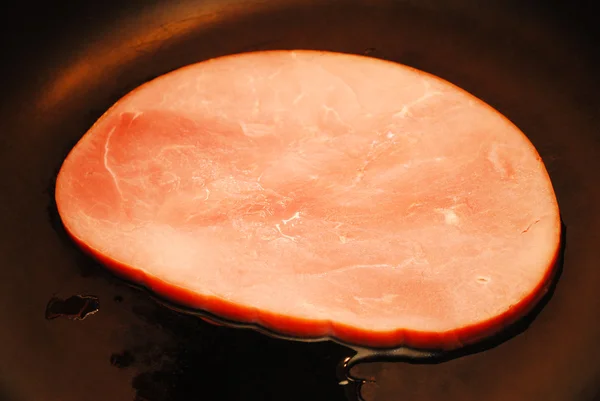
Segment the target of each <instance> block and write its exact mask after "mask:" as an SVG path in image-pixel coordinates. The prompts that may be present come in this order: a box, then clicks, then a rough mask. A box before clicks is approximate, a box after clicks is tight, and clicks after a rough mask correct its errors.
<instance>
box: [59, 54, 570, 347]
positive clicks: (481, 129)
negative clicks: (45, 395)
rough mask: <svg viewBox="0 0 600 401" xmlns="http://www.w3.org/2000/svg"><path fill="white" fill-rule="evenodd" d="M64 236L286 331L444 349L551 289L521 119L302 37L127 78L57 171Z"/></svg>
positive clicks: (552, 211) (552, 240)
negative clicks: (136, 83)
mask: <svg viewBox="0 0 600 401" xmlns="http://www.w3.org/2000/svg"><path fill="white" fill-rule="evenodd" d="M56 201H57V205H58V210H59V213H60V216H61V218H62V220H63V222H64V225H65V227H66V229H67V230H68V232H69V233H70V235H71V236H72V237H73V238H74V240H75V241H76V242H77V243H78V244H79V245H80V246H81V247H83V248H84V249H86V250H87V251H89V252H91V253H92V255H94V256H95V257H97V258H98V259H100V260H101V261H102V262H103V263H104V264H105V265H106V266H107V267H109V268H111V269H112V270H113V271H115V272H116V273H118V274H121V275H122V276H124V277H126V278H128V279H131V280H133V281H135V282H137V283H139V284H143V285H144V286H147V287H148V288H150V289H151V290H153V291H155V292H156V293H158V294H159V295H161V296H163V297H165V298H167V299H169V300H171V301H173V302H175V303H178V304H180V305H183V306H186V307H191V308H197V309H201V310H205V311H209V312H212V313H214V314H216V315H218V316H221V317H224V318H227V319H232V320H235V321H239V322H248V323H257V324H259V325H261V326H263V327H266V328H268V329H270V330H273V331H275V332H278V333H280V334H283V335H292V336H299V337H318V336H332V337H335V338H337V339H339V340H342V341H347V342H350V343H356V344H360V345H367V346H397V345H409V346H413V347H427V348H445V349H451V348H455V347H458V346H460V345H463V344H467V343H470V342H473V341H475V340H478V339H480V338H482V337H485V336H487V335H490V334H493V333H495V332H497V331H499V330H501V329H502V328H503V327H505V326H506V325H507V324H509V323H510V322H512V321H514V320H516V319H517V318H519V317H521V316H522V315H523V314H524V313H525V312H527V311H528V310H529V309H530V308H531V307H532V306H533V305H534V304H535V303H536V302H537V300H539V298H540V296H541V295H542V294H543V293H544V292H545V290H546V289H547V286H548V283H549V281H550V279H551V277H552V273H553V271H554V265H555V260H556V258H557V253H558V250H559V245H560V218H559V210H558V206H557V202H556V199H555V195H554V191H553V188H552V184H551V182H550V179H549V176H548V174H547V172H546V169H545V167H544V165H543V163H542V161H541V159H540V157H539V155H538V154H537V152H536V150H535V148H534V147H533V145H532V144H531V143H530V142H529V141H528V140H527V138H526V137H525V136H524V135H523V133H522V132H521V131H519V129H518V128H516V127H515V126H514V125H512V124H511V123H510V122H509V121H508V120H507V119H506V118H504V117H503V116H501V115H500V114H499V113H498V112H496V111H495V110H494V109H492V108H491V107H489V106H488V105H486V104H485V103H483V102H482V101H480V100H478V99H477V98H475V97H473V96H472V95H470V94H468V93H466V92H465V91H463V90H461V89H459V88H457V87H455V86H453V85H451V84H449V83H448V82H445V81H443V80H441V79H439V78H436V77H434V76H431V75H428V74H425V73H423V72H421V71H417V70H414V69H411V68H408V67H405V66H402V65H398V64H395V63H390V62H385V61H381V60H376V59H373V58H367V57H360V56H352V55H343V54H336V53H327V52H312V51H293V52H292V51H276V52H260V53H245V54H240V55H234V56H228V57H223V58H218V59H214V60H209V61H206V62H202V63H199V64H196V65H192V66H188V67H185V68H182V69H180V70H177V71H175V72H172V73H169V74H167V75H164V76H162V77H159V78H157V79H155V80H153V81H151V82H149V83H147V84H145V85H143V86H141V87H140V88H138V89H136V90H135V91H133V92H132V93H130V94H129V95H127V96H126V97H124V98H123V99H121V100H120V101H119V102H118V103H117V104H116V105H114V106H113V107H112V108H111V109H110V110H109V111H107V112H106V113H105V114H104V116H103V117H102V118H100V120H99V121H98V122H97V123H96V124H95V125H94V126H93V127H92V128H91V129H90V130H89V131H88V132H87V134H86V135H85V136H84V137H83V138H82V139H81V140H80V141H79V143H78V144H77V145H76V146H75V148H74V149H73V150H72V151H71V153H70V154H69V156H68V157H67V159H66V160H65V162H64V164H63V166H62V168H61V170H60V173H59V176H58V179H57V186H56Z"/></svg>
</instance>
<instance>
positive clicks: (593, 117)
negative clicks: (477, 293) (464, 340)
mask: <svg viewBox="0 0 600 401" xmlns="http://www.w3.org/2000/svg"><path fill="white" fill-rule="evenodd" d="M118 3H119V2H117V1H109V2H72V4H70V3H69V2H63V3H62V4H61V5H54V4H52V5H46V6H35V5H32V4H31V3H23V4H21V5H17V6H16V7H15V8H14V9H13V11H11V12H10V13H5V15H4V20H5V21H4V23H3V25H2V26H1V27H0V30H1V32H2V35H0V42H1V43H2V48H3V53H2V54H3V58H2V65H1V67H0V69H1V70H3V74H2V75H1V76H0V80H1V84H2V85H1V86H0V88H2V95H1V96H0V167H1V168H2V172H3V174H4V175H3V179H2V180H1V181H0V297H1V298H0V319H1V320H0V322H1V323H0V400H1V401H4V400H7V401H29V400H60V401H81V400H87V401H105V400H111V401H112V400H114V401H120V400H124V401H127V400H136V401H191V400H231V401H236V400H291V401H294V400H311V401H321V400H323V401H325V400H326V401H343V400H345V399H346V392H345V389H346V390H349V387H348V386H346V387H344V386H340V385H338V384H337V383H338V377H337V376H336V374H337V371H336V369H337V367H338V364H339V362H340V361H341V360H342V359H343V358H345V357H347V356H350V355H351V354H352V352H351V351H349V350H348V349H346V348H344V347H342V346H340V345H337V344H333V343H329V342H322V343H299V342H290V341H285V340H279V339H274V338H270V337H267V336H264V335H262V334H259V333H255V332H252V331H249V330H238V329H231V328H225V327H215V326H211V325H209V324H206V323H204V322H203V321H201V320H199V319H198V318H196V317H194V316H190V315H183V314H179V313H177V312H174V311H172V310H170V309H168V308H166V307H164V306H161V305H159V304H158V303H156V302H154V301H153V300H151V299H150V298H149V297H148V296H147V294H146V293H145V292H141V291H138V290H136V289H133V288H131V287H130V286H128V285H127V284H126V283H123V282H121V281H119V280H117V279H115V278H113V277H112V276H111V275H110V274H108V273H107V272H106V271H105V270H104V269H102V268H101V267H99V266H97V265H96V264H95V263H94V262H92V261H91V260H90V259H88V258H87V257H85V256H83V255H82V254H81V253H80V252H79V251H78V250H77V249H76V248H75V247H74V246H72V245H71V243H70V241H69V240H68V239H67V238H66V236H65V234H64V231H63V230H62V227H61V225H60V221H59V220H58V216H57V214H56V210H55V209H54V205H53V202H52V196H53V193H52V191H53V181H54V178H55V174H56V172H57V170H58V168H59V167H60V164H61V162H62V160H63V159H64V157H65V156H66V153H67V152H68V151H69V150H70V148H71V147H72V146H73V145H74V144H75V142H76V141H77V140H78V139H79V138H80V137H81V135H82V134H83V133H84V132H85V131H86V130H87V129H88V128H89V127H90V126H91V124H92V123H93V122H94V121H95V120H96V119H97V118H98V117H99V116H100V115H101V114H102V113H103V112H104V111H105V110H106V109H107V108H108V107H109V106H110V105H111V104H112V103H114V102H115V101H116V100H118V99H119V98H120V97H121V96H122V95H124V94H125V93H127V92H128V91H130V90H131V89H133V88H134V87H136V86H137V85H139V84H141V83H143V82H145V81H147V80H148V79H150V78H153V77H156V76H158V75H161V74H163V73H165V72H168V71H170V70H173V69H175V68H177V67H180V66H182V65H185V64H189V63H192V62H196V61H200V60H203V59H206V58H209V57H215V56H219V55H223V54H228V53H234V52H241V51H248V50H260V49H291V48H309V49H323V50H333V51H344V52H351V53H358V54H370V55H371V56H374V57H379V58H384V59H389V60H393V61H398V62H401V63H404V64H408V65H410V66H413V67H416V68H420V69H422V70H425V71H428V72H431V73H433V74H436V75H439V76H441V77H442V78H444V79H447V80H449V81H450V82H452V83H455V84H457V85H459V86H461V87H463V88H464V89H466V90H468V91H470V92H471V93H473V94H474V95H476V96H478V97H480V98H482V99H483V100H484V101H486V102H488V103H489V104H491V105H492V106H494V107H496V108H497V109H498V110H500V111H501V112H502V113H504V114H505V115H506V116H507V117H509V118H510V119H511V120H512V121H513V122H514V123H515V124H517V125H518V126H519V127H520V128H521V129H522V130H523V131H524V132H525V133H526V134H527V135H528V136H529V138H530V139H531V141H532V142H533V143H534V145H535V146H536V147H537V148H538V150H539V152H540V154H541V155H542V158H543V160H544V161H545V163H546V165H547V168H548V170H549V172H550V175H551V178H552V180H553V183H554V185H555V189H556V192H557V196H558V200H559V203H560V207H561V212H562V217H563V221H564V224H565V226H566V228H567V238H566V242H567V247H566V249H565V254H564V267H563V271H562V275H561V277H560V281H559V282H558V285H557V287H556V290H555V292H554V295H553V297H552V298H551V299H550V301H549V302H548V304H547V305H546V306H545V308H544V309H543V310H542V311H541V312H540V313H539V315H538V316H537V318H536V319H535V321H534V322H533V323H532V324H531V326H530V327H529V328H528V329H527V330H526V331H525V332H523V333H522V334H520V335H518V336H516V337H514V338H512V339H511V340H509V341H506V342H504V343H502V344H500V345H499V346H497V347H495V348H492V349H489V350H486V351H483V352H479V353H474V354H470V355H468V356H464V357H462V358H456V359H451V360H449V361H445V362H443V363H438V364H407V363H398V362H374V363H368V364H363V365H358V366H355V368H354V369H353V371H352V373H353V375H355V376H359V377H364V378H366V379H367V383H365V385H364V386H363V391H362V393H363V396H364V398H365V399H366V400H369V401H381V400H386V401H387V400H394V401H395V400H411V401H412V400H428V401H429V400H442V399H443V400H449V401H451V400H461V401H465V400H467V401H468V400H474V401H479V400H486V401H487V400H490V401H495V400H498V401H505V400H510V401H521V400H523V401H538V400H539V401H592V400H594V399H595V397H596V396H597V395H599V394H600V347H599V346H598V340H600V295H599V288H600V234H599V232H600V100H599V99H600V97H598V95H597V93H598V92H599V91H600V77H599V76H598V74H597V71H598V70H600V64H599V59H600V47H599V42H598V41H597V40H596V38H595V32H594V29H595V28H594V26H595V21H594V19H593V18H594V15H595V13H594V11H593V9H592V5H591V4H592V2H583V1H580V2H566V1H565V2H562V3H561V2H558V1H554V2H543V4H542V2H539V4H536V3H533V2H526V3H525V4H523V3H524V2H516V1H514V2H512V1H496V2H494V1H490V2H486V3H485V6H484V5H483V3H482V2H477V1H468V0H464V1H459V0H446V1H443V0H439V1H434V0H426V1H410V0H395V1H394V0H375V1H366V0H364V1H359V0H355V1H353V0H348V1H330V2H325V1H312V0H291V1H275V0H265V1H260V2H259V1H242V0H204V1H200V0H197V1H196V0H187V1H179V2H169V1H166V0H164V1H158V0H156V1H144V2H141V1H138V2H135V1H134V2H127V4H126V5H119V4H118ZM517 4H518V5H517ZM34 11H35V12H34ZM74 295H83V297H81V298H77V297H76V298H70V297H72V296H74ZM51 301H52V303H51V305H50V306H51V307H50V309H48V310H47V306H48V304H49V302H51ZM96 307H97V308H98V310H97V311H95V308H96ZM47 317H48V318H47ZM69 317H70V318H69ZM82 317H83V319H81V318H82ZM348 392H351V391H348Z"/></svg>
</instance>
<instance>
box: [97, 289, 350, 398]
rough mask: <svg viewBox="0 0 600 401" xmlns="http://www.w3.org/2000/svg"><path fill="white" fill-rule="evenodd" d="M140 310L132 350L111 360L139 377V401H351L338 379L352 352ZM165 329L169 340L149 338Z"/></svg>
mask: <svg viewBox="0 0 600 401" xmlns="http://www.w3.org/2000/svg"><path fill="white" fill-rule="evenodd" d="M128 299H129V297H128ZM132 310H133V312H134V313H135V315H136V316H137V317H138V319H139V321H138V323H137V324H135V325H132V327H130V328H129V329H128V333H129V334H130V336H129V339H128V347H127V348H126V349H123V350H118V352H115V353H114V354H112V355H111V356H110V360H109V361H107V362H109V363H111V364H112V366H114V367H115V368H119V369H131V370H132V371H134V372H135V376H134V378H133V380H132V387H133V389H134V391H135V399H134V400H135V401H189V400H200V399H202V400H213V399H215V400H228V401H241V400H254V399H256V400H286V401H288V400H289V401H306V400H311V401H348V398H347V395H346V394H347V388H348V386H343V385H340V380H338V377H337V368H338V365H339V362H340V361H341V360H344V359H345V358H346V357H348V356H349V355H351V354H352V350H350V349H348V348H347V347H344V346H342V345H339V344H336V343H333V342H329V341H324V342H310V343H307V342H299V341H288V340H283V339H277V338H273V337H269V336H266V335H264V334H262V333H259V332H256V331H253V330H249V329H248V330H244V329H237V328H230V327H226V326H215V325H212V324H209V323H207V322H205V321H203V320H201V319H199V318H198V317H197V316H194V315H189V314H184V313H181V312H177V311H174V310H172V309H169V308H166V307H164V306H162V305H160V304H154V303H153V302H140V303H139V304H137V305H133V306H132ZM157 331H158V332H160V333H161V335H162V337H164V338H166V340H164V341H156V340H150V341H149V340H148V339H149V337H150V336H149V333H151V332H152V333H154V332H157ZM154 338H156V337H154ZM107 359H108V358H107Z"/></svg>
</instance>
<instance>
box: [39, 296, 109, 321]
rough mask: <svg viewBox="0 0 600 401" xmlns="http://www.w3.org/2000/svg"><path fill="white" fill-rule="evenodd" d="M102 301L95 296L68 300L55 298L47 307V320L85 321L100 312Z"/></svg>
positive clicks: (74, 297)
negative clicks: (60, 318) (61, 318)
mask: <svg viewBox="0 0 600 401" xmlns="http://www.w3.org/2000/svg"><path fill="white" fill-rule="evenodd" d="M99 308H100V300H99V299H98V297H95V296H93V295H73V296H70V297H68V298H66V299H60V298H57V297H53V298H51V299H50V301H48V304H47V305H46V319H48V320H52V319H56V318H59V317H63V318H67V319H71V320H83V319H85V318H86V317H88V316H90V315H93V314H94V313H96V312H98V309H99Z"/></svg>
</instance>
